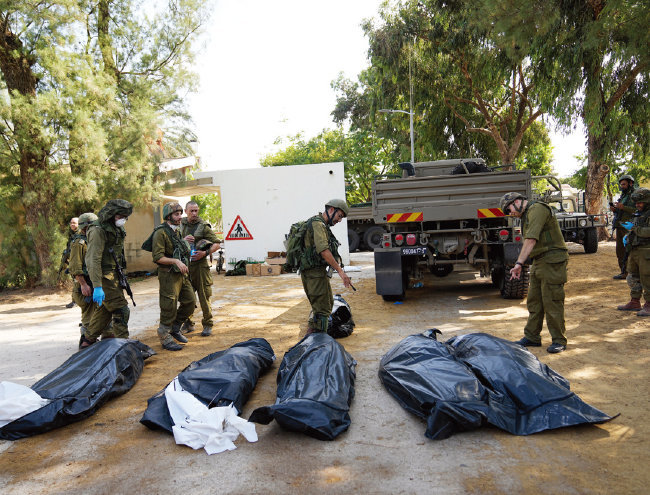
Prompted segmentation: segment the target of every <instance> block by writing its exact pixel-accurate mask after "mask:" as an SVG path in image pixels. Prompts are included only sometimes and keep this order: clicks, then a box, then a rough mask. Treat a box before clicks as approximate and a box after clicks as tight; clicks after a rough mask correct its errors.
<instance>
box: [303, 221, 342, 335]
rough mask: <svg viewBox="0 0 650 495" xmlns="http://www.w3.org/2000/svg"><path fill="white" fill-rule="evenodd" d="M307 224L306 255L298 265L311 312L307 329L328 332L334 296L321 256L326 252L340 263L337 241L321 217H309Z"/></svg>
mask: <svg viewBox="0 0 650 495" xmlns="http://www.w3.org/2000/svg"><path fill="white" fill-rule="evenodd" d="M308 222H311V228H308V229H307V231H306V233H305V256H303V257H302V258H301V262H300V278H301V279H302V286H303V288H304V289H305V294H306V295H307V299H309V304H311V309H312V313H313V314H312V317H311V318H310V319H309V328H311V329H314V330H317V331H319V332H327V323H328V320H329V317H330V314H331V313H332V306H333V305H334V296H333V295H332V287H331V285H330V281H329V277H328V276H327V267H328V266H329V265H328V264H327V262H326V261H325V260H324V259H323V257H322V256H321V255H320V253H322V252H323V251H325V250H326V249H329V250H330V251H331V253H332V256H334V259H336V260H340V256H339V253H338V246H339V242H338V241H337V240H336V237H334V234H332V231H331V230H330V228H329V226H328V225H327V224H326V223H325V221H324V220H323V217H322V216H321V215H320V214H318V215H316V216H314V217H312V218H310V219H309V220H308Z"/></svg>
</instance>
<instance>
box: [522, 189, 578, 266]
mask: <svg viewBox="0 0 650 495" xmlns="http://www.w3.org/2000/svg"><path fill="white" fill-rule="evenodd" d="M533 205H542V207H544V208H546V209H547V210H548V211H549V213H550V214H551V216H550V217H549V218H548V219H547V220H546V222H545V223H544V228H542V230H541V232H540V233H539V239H538V240H537V242H536V243H535V247H534V248H533V250H532V251H531V252H530V257H531V258H532V259H535V258H538V257H540V256H541V255H543V254H546V253H547V252H548V251H551V250H554V249H562V250H564V251H567V247H566V243H565V242H564V236H563V235H562V231H561V230H560V225H559V224H558V223H557V219H556V218H555V212H554V211H553V208H551V207H550V206H549V205H547V204H546V203H543V202H541V201H531V202H530V203H528V204H527V205H526V209H525V210H524V213H523V215H522V218H521V220H522V222H521V225H522V229H523V235H524V237H526V223H527V217H528V212H529V210H530V208H531V207H532V206H533Z"/></svg>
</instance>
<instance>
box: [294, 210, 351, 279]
mask: <svg viewBox="0 0 650 495" xmlns="http://www.w3.org/2000/svg"><path fill="white" fill-rule="evenodd" d="M307 222H308V225H309V230H308V233H307V235H310V236H311V241H312V245H311V246H305V249H304V250H303V252H302V256H301V257H300V270H301V271H303V270H309V269H310V268H318V267H322V266H329V264H328V263H327V261H325V260H324V259H323V257H322V256H321V255H320V253H317V252H316V247H315V245H314V227H313V225H312V224H313V222H321V223H322V224H323V225H325V229H326V230H327V245H328V248H329V250H330V252H331V253H332V256H334V259H335V260H336V261H338V262H339V263H340V260H341V256H340V255H339V245H340V244H339V241H337V240H336V237H334V234H332V231H331V229H330V226H329V225H327V223H325V220H323V217H322V216H321V215H315V216H313V217H311V218H310V219H309V220H307Z"/></svg>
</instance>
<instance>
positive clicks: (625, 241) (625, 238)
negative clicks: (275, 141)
mask: <svg viewBox="0 0 650 495" xmlns="http://www.w3.org/2000/svg"><path fill="white" fill-rule="evenodd" d="M629 242H630V240H629V239H628V238H627V234H626V235H624V236H623V246H627V245H628V243H629Z"/></svg>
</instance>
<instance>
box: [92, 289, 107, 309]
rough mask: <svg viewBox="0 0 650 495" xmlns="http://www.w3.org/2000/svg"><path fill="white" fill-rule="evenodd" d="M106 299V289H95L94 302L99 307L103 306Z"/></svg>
mask: <svg viewBox="0 0 650 495" xmlns="http://www.w3.org/2000/svg"><path fill="white" fill-rule="evenodd" d="M105 297H106V296H105V295H104V289H102V288H101V287H95V288H94V289H93V301H95V302H96V303H97V304H98V305H99V306H101V305H102V303H103V302H104V298H105Z"/></svg>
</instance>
